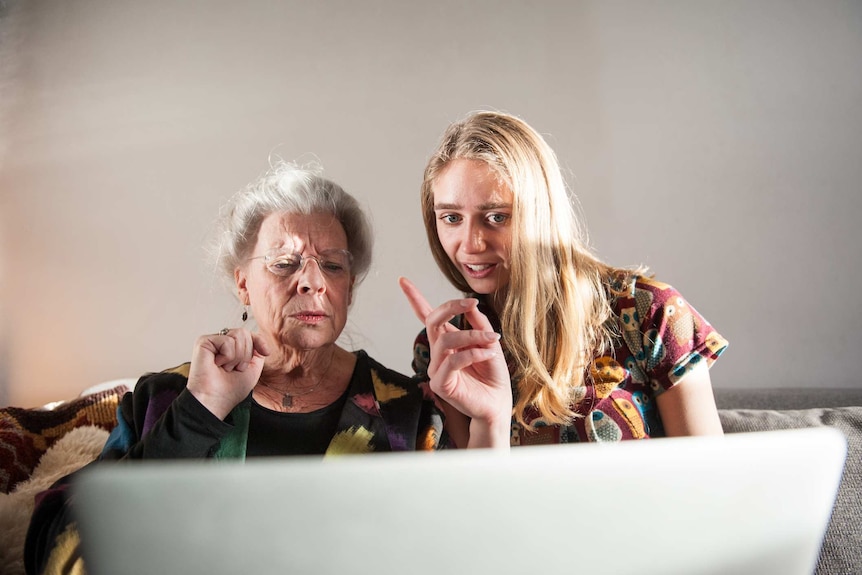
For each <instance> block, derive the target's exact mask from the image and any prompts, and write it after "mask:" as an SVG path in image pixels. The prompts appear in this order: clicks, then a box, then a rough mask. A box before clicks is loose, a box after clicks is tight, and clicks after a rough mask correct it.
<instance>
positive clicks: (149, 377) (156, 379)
mask: <svg viewBox="0 0 862 575" xmlns="http://www.w3.org/2000/svg"><path fill="white" fill-rule="evenodd" d="M190 367H191V363H182V364H180V365H178V366H176V367H171V368H168V369H165V370H162V371H158V372H150V373H146V374H144V375H142V376H141V377H140V378H139V379H138V383H137V384H136V385H135V390H134V395H135V398H136V399H138V398H144V397H157V396H165V395H173V396H174V397H176V396H177V395H179V394H180V392H182V390H183V389H185V387H186V385H187V384H188V381H189V368H190Z"/></svg>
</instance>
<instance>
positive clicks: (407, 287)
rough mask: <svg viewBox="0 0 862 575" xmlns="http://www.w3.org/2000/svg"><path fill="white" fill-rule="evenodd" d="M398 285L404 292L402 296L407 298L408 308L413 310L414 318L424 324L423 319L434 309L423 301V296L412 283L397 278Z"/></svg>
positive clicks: (403, 278)
mask: <svg viewBox="0 0 862 575" xmlns="http://www.w3.org/2000/svg"><path fill="white" fill-rule="evenodd" d="M398 285H399V286H401V291H403V292H404V295H405V296H407V301H409V302H410V307H412V308H413V313H414V314H416V317H417V318H419V321H421V322H422V323H425V319H426V318H427V317H428V314H430V313H431V312H432V311H433V310H434V308H432V307H431V304H429V303H428V300H426V299H425V296H424V295H422V292H420V291H419V288H417V287H416V286H415V285H413V282H411V281H410V280H409V279H407V278H405V277H400V278H398Z"/></svg>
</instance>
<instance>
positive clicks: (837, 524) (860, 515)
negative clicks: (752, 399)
mask: <svg viewBox="0 0 862 575" xmlns="http://www.w3.org/2000/svg"><path fill="white" fill-rule="evenodd" d="M719 416H720V417H721V424H722V426H723V427H724V431H725V433H736V432H746V431H767V430H771V429H798V428H802V427H819V426H823V425H829V426H832V427H835V428H836V429H838V430H839V431H841V432H842V433H844V435H845V437H846V438H847V461H846V463H845V464H844V474H843V476H842V479H841V485H840V487H839V488H838V495H837V496H836V498H835V507H834V508H833V509H832V520H831V521H830V523H829V528H828V529H827V531H826V537H825V538H824V540H823V547H822V548H821V550H820V559H819V560H818V563H817V571H816V573H817V574H818V575H826V574H832V573H842V574H845V573H860V572H862V407H833V408H818V409H800V410H785V411H776V410H766V409H735V410H731V409H722V410H719Z"/></svg>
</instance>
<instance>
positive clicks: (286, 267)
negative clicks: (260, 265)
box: [269, 258, 299, 273]
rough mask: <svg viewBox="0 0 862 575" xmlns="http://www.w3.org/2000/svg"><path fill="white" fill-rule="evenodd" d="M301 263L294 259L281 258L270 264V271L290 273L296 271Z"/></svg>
mask: <svg viewBox="0 0 862 575" xmlns="http://www.w3.org/2000/svg"><path fill="white" fill-rule="evenodd" d="M298 267H299V262H298V261H296V260H292V259H286V258H281V259H277V260H273V261H271V262H269V269H271V270H272V271H274V272H281V273H290V272H293V271H296V269H297V268H298Z"/></svg>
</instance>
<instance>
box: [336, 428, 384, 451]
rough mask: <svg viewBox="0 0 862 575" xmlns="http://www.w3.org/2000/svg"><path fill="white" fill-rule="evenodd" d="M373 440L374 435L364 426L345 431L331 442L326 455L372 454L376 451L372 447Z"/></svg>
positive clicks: (337, 434)
mask: <svg viewBox="0 0 862 575" xmlns="http://www.w3.org/2000/svg"><path fill="white" fill-rule="evenodd" d="M371 438H372V433H371V432H370V431H369V430H367V429H365V428H364V427H362V426H359V427H351V428H350V429H345V430H344V431H340V432H338V433H336V434H335V436H334V437H333V438H332V441H330V442H329V447H328V448H327V449H326V455H327V456H328V455H347V454H352V453H371V452H372V451H374V448H372V447H371Z"/></svg>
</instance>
